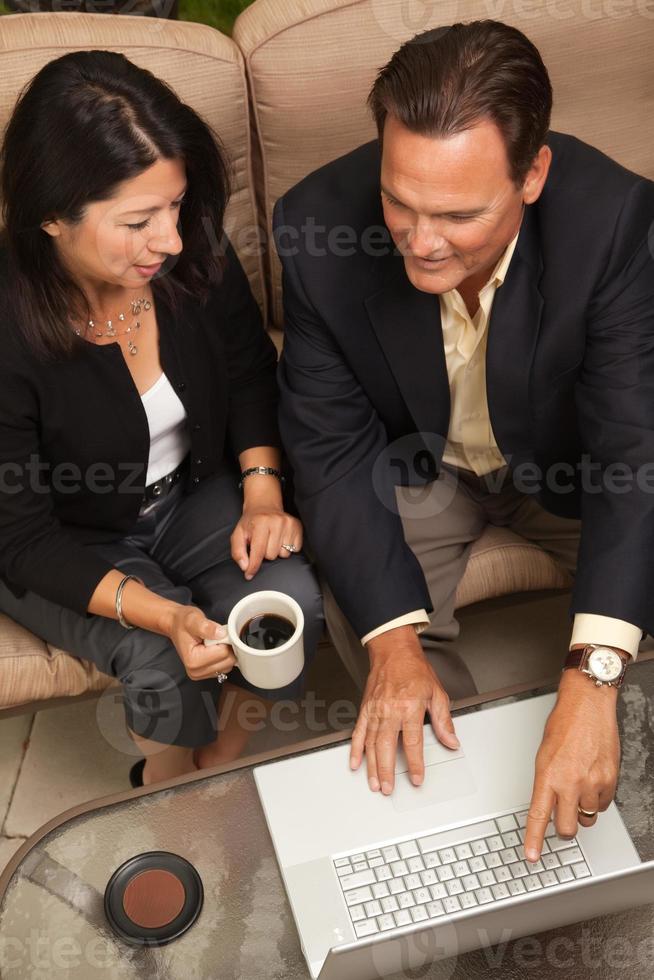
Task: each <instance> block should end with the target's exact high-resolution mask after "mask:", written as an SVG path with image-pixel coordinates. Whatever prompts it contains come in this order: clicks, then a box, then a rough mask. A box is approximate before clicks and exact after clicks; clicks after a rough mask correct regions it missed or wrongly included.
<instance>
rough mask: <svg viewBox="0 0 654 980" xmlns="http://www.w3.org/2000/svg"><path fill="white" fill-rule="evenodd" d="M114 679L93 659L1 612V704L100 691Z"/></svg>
mask: <svg viewBox="0 0 654 980" xmlns="http://www.w3.org/2000/svg"><path fill="white" fill-rule="evenodd" d="M112 683H114V678H112V677H108V676H107V675H106V674H101V673H100V671H99V670H98V669H97V667H96V666H95V665H94V664H92V663H90V661H87V660H78V659H77V658H76V657H73V656H71V655H70V654H68V653H64V651H63V650H57V649H56V648H55V647H51V646H48V644H46V643H44V642H43V640H39V639H37V637H35V636H34V635H33V634H32V633H30V632H29V631H28V630H26V629H23V627H22V626H19V625H18V624H17V623H14V622H13V621H12V620H11V619H9V618H8V617H7V616H3V615H2V614H0V708H13V707H16V706H18V705H21V704H28V703H29V702H30V701H45V700H48V699H50V698H59V697H65V696H71V695H75V694H84V693H86V692H87V691H98V692H100V691H104V689H105V688H107V687H109V685H110V684H112Z"/></svg>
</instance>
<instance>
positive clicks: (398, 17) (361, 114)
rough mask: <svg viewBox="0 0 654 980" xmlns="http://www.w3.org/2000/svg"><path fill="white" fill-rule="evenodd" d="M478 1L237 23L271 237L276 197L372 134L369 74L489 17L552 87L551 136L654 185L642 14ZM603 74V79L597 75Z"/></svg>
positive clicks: (314, 11)
mask: <svg viewBox="0 0 654 980" xmlns="http://www.w3.org/2000/svg"><path fill="white" fill-rule="evenodd" d="M523 8H524V5H523V4H516V5H512V4H505V5H499V6H498V9H497V11H496V12H495V14H494V13H493V11H491V10H490V8H489V5H488V3H486V2H484V0H439V2H438V3H431V4H427V3H423V2H419V0H406V2H405V0H402V2H400V0H257V2H256V3H254V4H253V5H252V6H251V7H248V8H247V9H246V10H245V11H244V12H243V13H242V14H241V15H240V17H239V18H238V20H237V22H236V25H235V27H234V34H233V37H234V40H235V41H236V43H237V44H238V45H239V47H240V49H241V51H242V52H243V54H244V56H245V63H246V66H247V72H248V76H249V80H250V90H251V93H252V101H253V121H254V125H255V138H256V139H257V140H258V144H259V150H260V154H261V161H262V166H261V168H260V170H259V171H258V178H259V180H260V187H259V198H260V201H261V203H262V205H263V207H264V209H265V220H266V223H267V227H268V228H269V229H270V226H271V218H272V209H273V206H274V204H275V201H276V200H277V198H279V197H281V195H282V194H284V193H285V191H286V190H288V188H289V187H292V186H293V185H294V184H295V183H297V181H299V180H300V179H301V178H302V177H304V176H305V175H306V174H308V173H310V172H311V171H312V170H315V169H316V168H317V167H320V166H322V165H323V164H324V163H327V162H328V161H329V160H334V159H336V157H338V156H341V155H342V154H344V153H347V152H348V151H349V150H351V149H353V148H354V147H355V146H358V145H359V144H361V143H364V142H365V141H366V140H369V139H372V138H373V136H374V135H375V131H374V126H373V123H372V120H371V118H370V116H369V114H368V111H367V109H366V105H365V102H366V97H367V95H368V92H369V90H370V87H371V86H372V83H373V81H374V78H375V75H376V73H377V71H378V69H379V68H380V67H382V66H383V65H384V64H385V63H386V62H387V61H388V60H389V58H390V56H391V55H392V53H393V52H394V51H395V50H396V49H397V48H398V47H400V45H401V44H402V43H403V42H404V41H405V40H407V39H408V38H409V37H412V36H413V35H414V34H416V33H418V32H420V31H422V30H426V29H427V28H429V27H436V26H439V25H443V24H449V23H453V22H455V21H471V20H476V19H485V18H487V17H492V16H496V17H497V18H498V19H501V20H503V21H505V22H506V23H508V24H513V25H514V26H516V27H517V28H519V29H520V30H522V31H523V32H524V33H526V34H527V35H528V36H529V38H530V39H531V40H533V41H534V43H535V44H536V45H537V47H538V48H539V50H540V52H541V54H542V56H543V60H544V61H545V64H546V65H547V67H548V70H549V72H550V76H551V79H552V84H553V87H554V94H555V99H554V114H553V119H552V126H553V128H554V129H558V130H560V131H562V132H566V133H572V134H574V135H575V136H578V137H579V138H580V139H583V140H585V141H586V142H588V143H591V144H592V145H594V146H597V147H599V148H600V149H601V150H603V151H604V152H605V153H608V154H609V155H610V156H612V157H614V158H615V159H616V160H618V161H619V162H620V163H622V164H624V166H626V167H629V168H631V169H632V170H635V171H636V172H637V173H642V174H644V175H645V176H649V177H653V176H654V156H653V155H652V152H651V131H650V130H651V127H649V126H648V125H647V124H645V123H644V121H645V120H650V119H652V117H653V116H654V60H653V59H652V57H651V38H650V34H651V31H648V30H647V26H648V24H649V21H648V20H646V19H645V20H644V19H643V15H642V13H641V7H640V4H636V3H632V4H623V5H621V6H620V11H619V14H616V15H615V16H608V17H607V16H600V15H599V14H598V15H597V16H594V15H591V14H589V13H588V11H586V10H585V9H584V7H583V5H582V7H581V8H580V7H579V5H578V4H577V3H574V2H573V0H559V2H557V3H556V4H554V5H550V4H549V3H547V4H531V5H530V7H529V10H528V11H526V10H525V9H523ZM600 65H601V70H600V69H599V68H598V66H600ZM270 242H271V244H270V246H269V251H270V266H271V274H272V287H271V295H272V318H273V322H274V325H275V326H277V327H281V326H282V301H281V283H280V279H281V273H280V266H279V260H278V258H277V255H276V253H275V251H274V247H273V246H272V241H271V240H270Z"/></svg>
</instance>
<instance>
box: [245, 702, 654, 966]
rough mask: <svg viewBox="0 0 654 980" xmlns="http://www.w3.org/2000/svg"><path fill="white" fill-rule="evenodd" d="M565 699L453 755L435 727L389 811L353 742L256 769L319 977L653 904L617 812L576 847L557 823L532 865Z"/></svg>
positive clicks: (506, 714) (495, 715)
mask: <svg viewBox="0 0 654 980" xmlns="http://www.w3.org/2000/svg"><path fill="white" fill-rule="evenodd" d="M555 700H556V695H555V694H547V695H543V696H541V697H536V698H528V699H526V700H523V701H516V702H513V703H510V704H506V703H505V704H500V705H496V706H494V707H490V708H487V709H484V710H481V711H474V712H470V713H469V714H466V715H463V716H461V717H459V718H457V719H456V721H455V727H456V731H457V735H458V737H459V741H460V743H461V748H460V749H458V750H456V751H452V750H451V749H447V748H445V746H443V745H441V744H440V742H438V741H437V739H436V737H435V736H434V734H433V731H432V730H431V728H430V727H429V726H425V736H424V737H425V767H426V769H425V780H424V783H423V785H422V786H421V787H419V788H416V787H414V786H413V785H412V784H411V783H410V781H409V778H408V775H407V766H406V760H405V759H404V758H403V756H402V753H400V755H399V756H398V762H397V766H396V777H395V779H396V784H395V790H394V792H393V794H392V796H390V797H384V796H382V795H381V794H380V793H372V792H371V791H370V790H369V788H368V783H367V776H366V769H365V760H364V763H363V764H362V766H361V768H360V769H359V771H358V772H356V773H354V772H352V771H351V770H350V768H349V762H348V760H349V752H350V745H349V743H344V744H341V745H338V746H336V747H334V748H330V749H324V750H319V751H316V752H311V753H307V754H305V755H302V756H298V757H296V758H293V759H287V760H282V761H280V762H274V763H270V764H268V765H262V766H258V767H257V768H256V769H255V773H254V775H255V780H256V784H257V788H258V791H259V796H260V799H261V802H262V805H263V809H264V811H265V815H266V820H267V822H268V828H269V830H270V834H271V836H272V839H273V843H274V846H275V851H276V854H277V859H278V862H279V866H280V868H281V872H282V876H283V879H284V884H285V886H286V891H287V893H288V897H289V901H290V905H291V908H292V910H293V916H294V918H295V923H296V925H297V929H298V933H299V935H300V941H301V944H302V950H303V952H304V955H305V957H306V961H307V964H308V967H309V971H310V973H311V976H312V977H313V978H317V977H320V980H372V978H374V977H379V976H387V975H389V974H393V973H401V972H403V971H406V970H407V969H409V968H411V969H416V968H419V967H421V966H424V965H425V964H427V963H429V962H433V961H434V960H437V959H444V958H447V957H450V956H455V955H458V954H461V953H464V952H466V951H468V950H470V949H476V948H480V947H482V946H490V945H493V944H495V943H498V942H502V941H507V940H512V939H516V938H518V937H519V936H524V935H528V934H531V933H534V932H541V931H543V930H545V929H551V928H556V927H558V926H561V925H565V924H567V923H570V922H575V921H578V920H580V919H581V918H582V917H583V918H584V919H586V918H589V917H592V916H595V915H600V914H604V913H608V912H618V911H621V910H623V909H626V908H632V907H634V906H636V905H639V904H645V903H647V902H651V901H652V898H653V896H654V861H650V862H646V863H645V862H641V860H640V858H639V856H638V854H637V852H636V849H635V847H634V845H633V842H632V840H631V838H630V837H629V834H628V832H627V830H626V828H625V826H624V823H623V822H622V819H621V817H620V814H619V813H618V810H617V808H616V806H615V804H613V803H612V804H611V806H610V807H609V809H608V810H606V811H604V812H602V813H600V815H599V818H598V820H597V823H596V825H595V826H594V827H592V828H584V827H580V828H579V830H578V833H577V836H576V837H575V838H574V839H573V840H563V839H561V838H559V837H558V836H557V835H556V833H555V830H554V826H553V825H552V824H550V825H549V826H548V828H547V834H546V838H545V844H544V847H543V852H542V854H541V859H540V861H539V862H538V864H536V865H533V864H528V863H527V862H525V860H524V850H523V842H524V832H525V824H526V810H527V807H528V806H529V801H530V798H531V791H532V786H533V776H534V760H535V757H536V752H537V750H538V747H539V745H540V742H541V739H542V733H543V728H544V724H545V721H546V719H547V717H548V715H549V713H550V711H551V709H552V707H553V706H554V702H555Z"/></svg>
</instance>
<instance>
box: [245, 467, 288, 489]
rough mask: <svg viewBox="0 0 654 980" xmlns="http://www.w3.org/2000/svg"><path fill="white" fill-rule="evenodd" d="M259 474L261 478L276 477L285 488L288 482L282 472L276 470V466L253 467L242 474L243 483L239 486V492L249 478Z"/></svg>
mask: <svg viewBox="0 0 654 980" xmlns="http://www.w3.org/2000/svg"><path fill="white" fill-rule="evenodd" d="M255 473H258V474H260V475H261V476H276V477H277V479H278V480H279V482H280V483H281V485H282V486H284V484H285V482H286V480H285V479H284V477H283V476H282V474H281V472H280V470H278V469H276V468H275V467H274V466H251V467H250V468H249V469H248V470H243V472H242V473H241V482H240V483H239V485H238V488H239V490H241V489H242V488H243V484H244V483H245V481H246V480H247V478H248V477H249V476H253V474H255Z"/></svg>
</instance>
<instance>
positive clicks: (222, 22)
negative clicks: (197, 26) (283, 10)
mask: <svg viewBox="0 0 654 980" xmlns="http://www.w3.org/2000/svg"><path fill="white" fill-rule="evenodd" d="M251 3H252V0H179V19H180V20H195V21H198V22H199V23H201V24H209V25H210V26H211V27H215V28H216V29H217V30H219V31H222V32H223V34H231V33H232V27H233V26H234V21H235V20H236V18H237V17H238V15H239V14H240V13H241V11H242V10H245V8H246V7H249V6H250V4H251Z"/></svg>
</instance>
